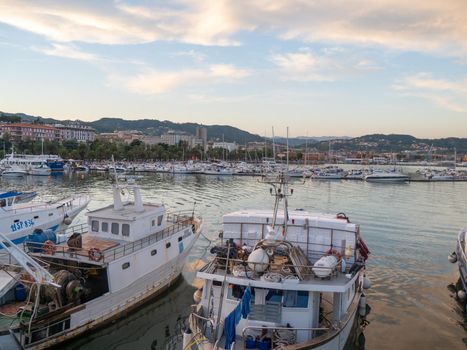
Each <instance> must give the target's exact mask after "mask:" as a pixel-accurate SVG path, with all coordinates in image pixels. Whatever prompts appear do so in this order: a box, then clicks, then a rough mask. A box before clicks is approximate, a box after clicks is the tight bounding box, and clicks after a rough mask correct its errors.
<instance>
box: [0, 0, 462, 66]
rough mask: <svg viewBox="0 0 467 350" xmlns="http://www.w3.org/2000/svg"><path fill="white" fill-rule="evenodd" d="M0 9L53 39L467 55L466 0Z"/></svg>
mask: <svg viewBox="0 0 467 350" xmlns="http://www.w3.org/2000/svg"><path fill="white" fill-rule="evenodd" d="M0 13H1V14H2V16H1V17H0V21H1V22H3V23H7V24H9V25H12V26H15V27H17V28H20V29H23V30H26V31H30V32H33V33H36V34H39V35H43V36H45V37H47V38H48V39H49V40H51V41H54V42H75V41H79V42H88V43H99V44H141V43H148V42H153V41H157V40H164V41H177V42H184V43H190V44H197V45H219V46H229V45H240V44H241V41H240V40H239V35H240V34H242V33H245V32H257V33H261V34H268V35H273V36H276V37H278V38H281V39H283V40H301V41H304V42H321V43H322V42H324V43H327V44H329V43H337V44H338V45H341V44H352V45H359V46H362V47H367V46H378V47H384V48H388V49H396V50H405V51H421V52H435V53H437V54H441V55H447V56H456V57H460V56H464V57H465V56H466V54H467V39H466V38H467V18H466V17H467V16H466V14H467V2H466V1H465V0H444V1H436V2H435V1H426V0H411V1H406V0H378V1H374V0H356V1H347V2H346V1H341V0H328V1H303V0H289V1H282V2H277V1H272V0H251V1H236V0H216V1H208V2H205V1H199V0H175V1H172V2H156V3H153V4H151V5H137V4H135V3H134V2H132V3H131V4H130V3H129V2H124V1H121V0H116V1H110V0H102V1H98V2H82V1H71V0H62V1H59V2H57V1H51V0H36V1H34V2H31V1H26V0H2V1H1V2H0Z"/></svg>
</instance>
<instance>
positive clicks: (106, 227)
mask: <svg viewBox="0 0 467 350" xmlns="http://www.w3.org/2000/svg"><path fill="white" fill-rule="evenodd" d="M101 230H102V232H109V223H108V222H103V223H102V228H101Z"/></svg>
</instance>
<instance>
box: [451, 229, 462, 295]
mask: <svg viewBox="0 0 467 350" xmlns="http://www.w3.org/2000/svg"><path fill="white" fill-rule="evenodd" d="M466 239H467V228H465V229H463V230H461V231H460V232H459V234H458V236H457V244H456V250H455V251H454V252H452V253H451V254H450V255H449V256H448V260H449V262H451V263H453V264H454V263H457V265H458V267H459V276H460V280H461V284H462V289H460V290H458V291H457V296H458V297H459V299H460V300H462V301H465V300H466V299H467V244H466V241H465V240H466Z"/></svg>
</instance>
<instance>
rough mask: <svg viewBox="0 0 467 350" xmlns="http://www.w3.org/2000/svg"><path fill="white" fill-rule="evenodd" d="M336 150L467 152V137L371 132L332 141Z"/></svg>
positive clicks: (324, 146)
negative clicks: (435, 136) (431, 136)
mask: <svg viewBox="0 0 467 350" xmlns="http://www.w3.org/2000/svg"><path fill="white" fill-rule="evenodd" d="M315 147H316V148H317V149H319V150H323V151H324V150H327V149H328V148H329V142H326V141H323V142H320V143H318V144H316V145H315ZM331 147H332V149H333V150H334V151H337V150H341V151H372V152H401V151H407V150H412V151H420V152H428V151H429V150H430V148H431V149H432V151H436V152H438V151H440V152H444V153H447V152H454V148H456V150H457V152H461V153H467V138H458V137H448V138H441V139H419V138H416V137H414V136H411V135H401V134H389V135H385V134H371V135H364V136H360V137H355V138H352V139H341V140H334V141H332V143H331Z"/></svg>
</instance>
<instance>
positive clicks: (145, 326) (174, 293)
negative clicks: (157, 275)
mask: <svg viewBox="0 0 467 350" xmlns="http://www.w3.org/2000/svg"><path fill="white" fill-rule="evenodd" d="M195 290H196V289H195V288H194V287H192V286H191V285H190V284H188V283H187V282H186V280H185V279H184V278H183V277H182V278H180V279H179V280H178V281H177V283H176V284H175V285H173V286H172V287H171V288H169V289H168V290H167V291H166V292H164V293H163V294H162V295H160V296H159V297H158V298H157V300H156V301H154V302H152V303H149V304H147V305H146V306H144V307H143V308H141V309H140V310H138V311H137V312H135V313H132V314H129V315H128V316H122V317H121V318H120V319H119V320H117V321H116V322H114V323H113V324H112V325H110V326H107V327H105V328H103V329H102V330H99V331H96V332H94V333H90V334H87V335H86V336H85V337H81V338H80V339H79V340H78V341H74V342H71V343H68V344H66V345H64V346H60V348H61V349H68V350H72V349H86V350H94V349H95V350H102V349H133V350H136V349H138V350H139V349H151V350H165V349H166V348H167V347H168V345H169V344H171V343H172V342H173V341H178V340H179V335H180V334H181V327H182V325H183V320H184V319H185V318H186V317H187V316H188V313H189V312H190V305H191V304H193V293H194V291H195ZM169 347H170V346H169Z"/></svg>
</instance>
